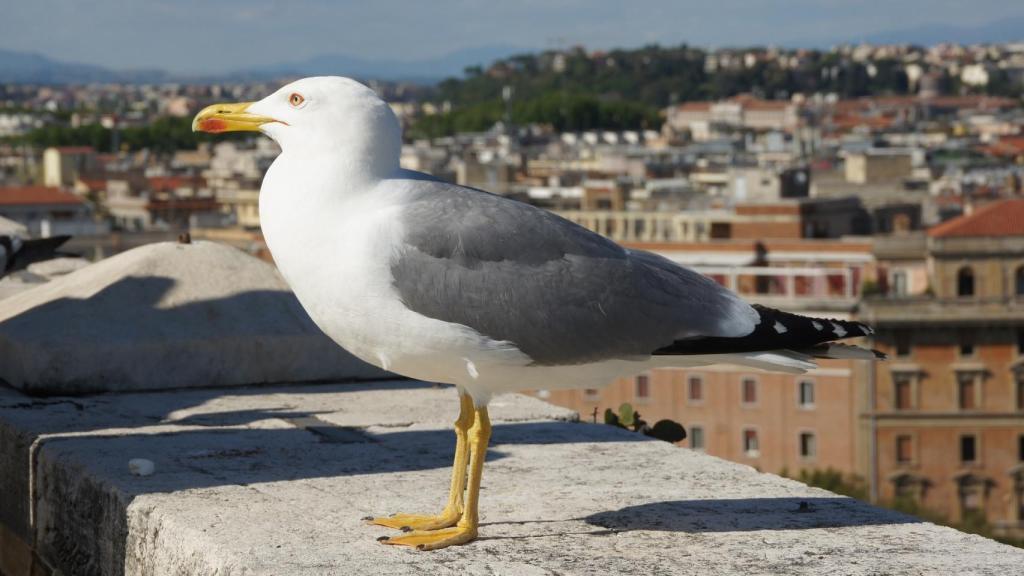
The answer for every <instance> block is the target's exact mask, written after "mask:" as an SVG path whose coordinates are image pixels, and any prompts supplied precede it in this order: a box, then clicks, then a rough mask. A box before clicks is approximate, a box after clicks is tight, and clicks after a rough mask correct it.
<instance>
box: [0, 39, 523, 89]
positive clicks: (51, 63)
mask: <svg viewBox="0 0 1024 576" xmlns="http://www.w3.org/2000/svg"><path fill="white" fill-rule="evenodd" d="M523 51H525V49H523V48H517V47H514V46H504V45H494V46H481V47H477V48H469V49H465V50H458V51H456V52H451V53H449V54H445V55H443V56H438V57H436V58H428V59H421V60H408V61H406V60H393V59H392V60H373V59H363V58H356V57H353V56H346V55H344V54H321V55H319V56H314V57H312V58H308V59H306V60H301V61H298V62H284V63H279V64H272V65H268V66H262V67H258V68H251V69H247V70H240V71H237V72H227V73H224V74H217V75H211V76H207V77H201V76H188V77H183V76H180V75H172V74H170V73H168V72H165V71H162V70H111V69H109V68H104V67H102V66H95V65H92V64H80V63H74V62H63V61H59V60H54V59H52V58H49V57H47V56H43V55H42V54H36V53H32V52H17V51H14V50H4V49H0V83H2V82H24V83H40V84H77V83H86V82H159V81H165V80H191V81H199V82H202V81H204V80H207V81H209V80H224V79H234V80H268V79H273V78H278V77H281V76H314V75H320V74H336V75H343V76H354V77H357V78H363V79H375V80H392V81H407V82H420V83H424V84H432V83H434V82H437V81H439V80H441V79H444V78H449V77H453V76H461V75H462V73H463V70H464V69H465V68H466V67H467V66H475V65H482V66H486V65H488V64H490V63H491V62H493V61H494V60H497V59H499V58H504V57H507V56H509V55H512V54H515V53H518V52H523Z"/></svg>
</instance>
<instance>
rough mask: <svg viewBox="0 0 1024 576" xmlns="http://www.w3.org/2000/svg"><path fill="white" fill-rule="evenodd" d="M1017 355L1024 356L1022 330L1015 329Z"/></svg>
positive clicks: (1023, 333) (1023, 334)
mask: <svg viewBox="0 0 1024 576" xmlns="http://www.w3.org/2000/svg"><path fill="white" fill-rule="evenodd" d="M1017 354H1020V355H1021V356H1024V328H1018V329H1017Z"/></svg>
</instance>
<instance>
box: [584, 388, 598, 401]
mask: <svg viewBox="0 0 1024 576" xmlns="http://www.w3.org/2000/svg"><path fill="white" fill-rule="evenodd" d="M583 399H584V400H587V401H589V402H597V401H598V400H600V399H601V391H600V390H598V389H597V388H584V389H583Z"/></svg>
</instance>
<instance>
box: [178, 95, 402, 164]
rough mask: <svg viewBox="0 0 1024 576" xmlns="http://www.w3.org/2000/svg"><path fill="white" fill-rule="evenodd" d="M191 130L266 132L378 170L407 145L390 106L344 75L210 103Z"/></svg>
mask: <svg viewBox="0 0 1024 576" xmlns="http://www.w3.org/2000/svg"><path fill="white" fill-rule="evenodd" d="M192 130H193V131H200V132H212V133H220V132H239V131H252V132H262V133H264V134H266V135H267V136H270V137H271V138H273V139H274V140H275V141H277V143H278V144H280V145H281V150H282V151H283V152H284V153H289V154H290V153H296V154H302V155H319V154H328V155H330V156H331V157H332V159H333V161H335V162H340V163H343V164H347V165H350V166H352V167H353V168H359V169H363V170H368V171H370V172H372V173H374V174H388V173H390V172H392V171H394V170H395V169H397V168H398V159H399V156H400V154H401V148H402V132H401V127H400V125H399V123H398V119H397V118H396V117H395V114H394V112H392V111H391V107H390V106H388V105H387V103H386V102H384V101H383V100H381V99H380V97H378V96H377V94H376V93H374V91H373V90H370V89H369V88H367V87H366V86H363V85H362V84H360V83H359V82H356V81H355V80H351V79H349V78H341V77H339V76H318V77H314V78H303V79H302V80H296V81H295V82H292V83H291V84H288V85H286V86H284V87H282V88H281V89H279V90H278V91H277V92H274V93H273V94H271V95H270V96H267V97H266V98H264V99H262V100H260V101H258V102H239V103H230V104H214V105H212V106H207V107H206V108H204V109H202V110H201V111H200V112H199V114H197V115H196V117H195V119H194V120H193V121H192Z"/></svg>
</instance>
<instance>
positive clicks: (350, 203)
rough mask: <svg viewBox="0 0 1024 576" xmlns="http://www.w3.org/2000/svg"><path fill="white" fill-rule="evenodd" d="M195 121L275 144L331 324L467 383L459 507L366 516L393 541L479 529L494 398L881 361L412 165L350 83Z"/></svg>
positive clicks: (268, 230) (268, 232)
mask: <svg viewBox="0 0 1024 576" xmlns="http://www.w3.org/2000/svg"><path fill="white" fill-rule="evenodd" d="M192 128H193V130H198V131H203V132H210V133H222V132H232V131H257V132H262V133H263V134H265V135H266V136H269V137H270V138H272V139H273V140H275V141H277V143H278V144H279V145H280V147H281V153H280V155H279V156H278V157H277V158H276V159H275V160H274V162H273V164H272V165H271V166H270V168H269V169H268V170H267V173H266V175H265V176H264V179H263V184H262V187H261V190H260V207H259V210H260V223H261V226H262V229H263V234H264V237H265V238H266V242H267V246H268V247H269V249H270V252H271V254H272V255H273V258H274V261H275V263H276V264H277V266H278V268H279V269H280V271H281V273H282V275H283V276H284V278H285V280H286V281H287V282H288V284H289V285H290V286H291V288H292V289H293V290H294V292H295V295H296V297H297V298H298V299H299V301H300V302H301V303H302V306H303V308H305V310H306V311H307V312H308V313H309V315H310V317H311V318H312V319H313V321H314V322H315V323H316V324H317V326H319V327H320V329H321V330H323V332H324V333H326V334H327V335H328V336H330V337H331V338H332V339H333V340H334V341H335V342H337V343H338V344H339V345H341V346H342V347H344V348H345V349H346V350H348V351H349V352H351V353H352V354H354V355H356V356H357V357H359V358H361V359H362V360H364V361H366V362H369V363H370V364H374V365H376V366H378V367H380V368H383V369H385V370H388V371H391V372H394V373H397V374H401V375H404V376H408V377H411V378H415V379H419V380H426V381H431V382H440V383H447V384H453V385H455V386H456V388H457V390H458V393H459V402H460V413H459V416H458V419H457V420H456V421H455V446H456V448H455V461H454V464H453V468H452V478H451V488H450V490H449V495H448V500H447V504H446V505H445V507H444V509H443V510H442V511H441V512H440V513H439V514H430V515H422V514H395V515H391V516H381V517H375V518H374V517H370V518H366V520H367V521H368V522H370V523H372V524H377V525H381V526H386V527H390V528H395V529H400V530H402V531H403V534H401V535H396V536H393V537H382V538H380V540H381V541H382V542H384V543H385V544H390V545H401V546H410V547H414V548H417V549H420V550H434V549H439V548H445V547H447V546H452V545H458V544H465V543H467V542H469V541H471V540H473V539H475V538H476V537H477V534H478V528H479V496H480V483H481V478H482V474H483V464H484V456H485V453H486V450H487V444H488V440H489V438H490V435H491V425H490V420H489V417H488V413H487V405H488V402H489V401H490V400H491V398H492V396H494V395H495V394H501V393H506V392H513V391H519V390H524V389H536V388H546V389H559V388H598V387H600V386H603V385H607V384H609V383H611V382H613V381H614V380H616V379H618V378H622V377H627V376H632V375H635V374H638V373H641V372H644V371H647V370H650V369H651V368H659V367H672V366H675V367H680V366H681V367H686V366H701V365H708V364H715V363H732V364H741V365H744V366H752V367H756V368H762V369H767V370H778V371H783V372H790V373H802V372H803V371H805V370H808V369H810V368H813V367H815V366H816V364H815V363H814V360H815V359H816V358H866V359H873V358H876V357H880V356H881V354H880V353H878V352H875V351H873V350H866V349H863V348H858V347H855V346H846V345H841V344H836V343H834V341H836V340H839V339H843V338H851V337H856V336H867V335H870V334H871V333H872V331H871V329H870V328H868V327H867V326H865V325H863V324H859V323H857V322H850V321H843V320H826V319H820V318H807V317H803V316H798V315H795V314H789V313H786V312H782V311H779V310H774V309H771V308H766V307H762V306H756V305H753V306H752V305H750V304H747V303H746V302H744V301H743V300H742V299H741V298H740V297H739V296H738V295H736V294H735V293H733V292H731V291H729V290H727V289H725V288H723V287H721V286H720V285H719V284H718V283H716V282H715V281H713V280H711V279H710V278H708V277H706V276H703V275H701V274H699V273H697V272H695V271H692V270H690V269H687V268H684V267H682V266H679V265H677V264H675V263H674V262H672V261H670V260H668V259H666V258H663V257H661V256H657V255H655V254H651V253H649V252H644V251H640V250H632V249H627V248H624V247H622V246H619V245H618V244H616V243H615V242H612V241H611V240H609V239H607V238H605V237H603V236H601V235H598V234H596V233H594V232H591V231H589V230H587V229H586V228H583V227H581V226H579V225H577V224H575V223H573V222H570V221H568V220H565V219H563V218H561V217H559V216H557V215H555V214H553V213H551V212H548V211H546V210H542V209H540V208H537V207H534V206H531V205H529V204H526V203H522V202H518V201H514V200H511V199H508V198H504V197H502V196H498V195H495V194H491V193H488V192H485V191H482V190H477V189H473V188H468V187H464V186H457V185H455V184H451V183H449V182H445V181H442V180H439V179H437V178H434V177H432V176H429V175H427V174H423V173H419V172H414V171H411V170H405V169H402V168H401V167H400V166H399V157H400V154H401V146H402V132H401V127H400V124H399V122H398V119H397V118H396V117H395V114H394V113H393V112H392V110H391V108H390V107H389V106H388V105H387V103H385V102H384V101H383V100H381V99H380V98H379V97H378V96H377V95H376V94H375V93H374V92H373V91H372V90H370V89H369V88H367V87H366V86H363V85H362V84H360V83H358V82H356V81H354V80H351V79H347V78H341V77H314V78H305V79H302V80H298V81H295V82H293V83H290V84H288V85H286V86H284V87H282V88H281V89H279V90H278V91H276V92H274V93H273V94H271V95H269V96H267V97H266V98H264V99H262V100H260V101H258V102H244V103H230V104H215V105H212V106H208V107H206V108H204V109H203V110H201V111H200V112H199V113H198V114H197V115H196V117H195V119H194V120H193V123H192Z"/></svg>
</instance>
